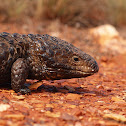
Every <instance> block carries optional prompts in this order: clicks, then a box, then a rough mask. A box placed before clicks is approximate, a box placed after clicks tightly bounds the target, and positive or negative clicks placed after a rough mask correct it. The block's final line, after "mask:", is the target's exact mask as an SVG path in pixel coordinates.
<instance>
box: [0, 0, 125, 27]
mask: <svg viewBox="0 0 126 126" xmlns="http://www.w3.org/2000/svg"><path fill="white" fill-rule="evenodd" d="M0 3H1V4H0V22H11V21H17V22H25V20H26V19H27V18H33V19H36V20H40V21H42V20H46V19H48V20H55V19H59V20H60V21H61V22H62V23H65V24H68V25H71V26H78V25H79V26H80V27H90V26H97V25H100V24H104V23H111V24H113V25H116V26H120V25H126V14H125V12H126V0H118V1H115V0H4V1H3V0H0Z"/></svg>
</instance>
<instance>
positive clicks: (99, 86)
mask: <svg viewBox="0 0 126 126" xmlns="http://www.w3.org/2000/svg"><path fill="white" fill-rule="evenodd" d="M96 88H97V89H104V87H103V86H102V85H97V86H96Z"/></svg>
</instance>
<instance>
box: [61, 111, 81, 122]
mask: <svg viewBox="0 0 126 126" xmlns="http://www.w3.org/2000/svg"><path fill="white" fill-rule="evenodd" d="M60 118H61V119H63V120H67V121H77V120H78V119H77V117H76V116H73V115H69V114H68V113H62V114H61V116H60Z"/></svg>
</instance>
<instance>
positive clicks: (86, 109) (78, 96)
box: [0, 22, 126, 126]
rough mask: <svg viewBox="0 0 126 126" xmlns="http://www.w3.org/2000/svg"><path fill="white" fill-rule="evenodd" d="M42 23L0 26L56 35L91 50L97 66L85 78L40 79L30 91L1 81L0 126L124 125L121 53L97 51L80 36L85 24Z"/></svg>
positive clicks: (125, 62)
mask: <svg viewBox="0 0 126 126" xmlns="http://www.w3.org/2000/svg"><path fill="white" fill-rule="evenodd" d="M46 25H47V24H42V23H33V22H31V24H25V25H18V24H0V32H3V31H6V32H10V33H13V32H17V33H25V34H26V33H27V34H28V33H40V34H43V33H48V34H51V35H54V36H55V35H56V36H58V37H60V38H62V39H65V40H67V41H69V42H71V43H73V44H74V45H75V46H77V47H78V48H81V49H82V50H83V51H85V52H87V53H89V54H91V55H92V56H94V57H95V59H96V60H97V61H98V64H99V68H100V70H99V72H98V73H97V74H95V75H93V76H90V77H87V78H79V79H75V78H74V79H69V80H55V81H42V82H40V83H41V84H43V85H42V86H40V87H39V88H38V90H36V91H32V94H31V95H24V96H23V95H20V96H18V95H17V94H16V93H15V92H14V91H13V90H12V89H11V88H10V87H6V88H5V87H1V88H0V126H24V125H26V126H124V125H125V124H126V53H125V54H118V55H114V56H112V55H111V52H108V54H104V55H103V54H102V53H100V51H99V48H100V47H99V45H98V44H96V43H93V41H91V40H90V39H87V38H86V29H81V30H79V29H76V28H71V27H67V26H64V25H59V24H58V23H56V24H55V25H54V26H53V25H52V23H51V24H50V25H48V27H47V26H46ZM55 27H56V28H55ZM27 82H28V83H33V81H32V80H27ZM40 83H39V84H40Z"/></svg>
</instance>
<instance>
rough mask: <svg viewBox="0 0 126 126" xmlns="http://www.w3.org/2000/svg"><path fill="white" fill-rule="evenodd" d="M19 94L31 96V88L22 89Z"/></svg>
mask: <svg viewBox="0 0 126 126" xmlns="http://www.w3.org/2000/svg"><path fill="white" fill-rule="evenodd" d="M18 94H19V95H25V94H27V95H29V94H31V90H30V89H29V88H22V89H20V91H19V92H18Z"/></svg>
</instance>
